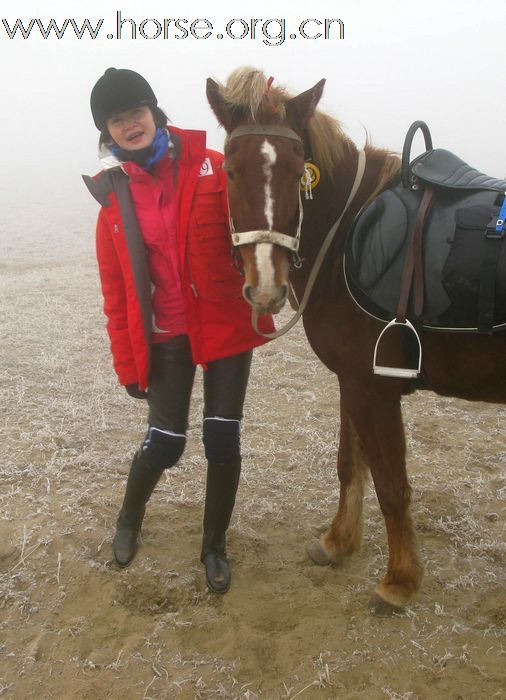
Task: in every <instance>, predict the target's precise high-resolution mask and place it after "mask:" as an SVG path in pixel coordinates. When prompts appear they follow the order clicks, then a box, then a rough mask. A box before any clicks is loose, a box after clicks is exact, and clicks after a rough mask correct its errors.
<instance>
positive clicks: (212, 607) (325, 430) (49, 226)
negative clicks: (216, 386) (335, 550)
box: [0, 195, 506, 700]
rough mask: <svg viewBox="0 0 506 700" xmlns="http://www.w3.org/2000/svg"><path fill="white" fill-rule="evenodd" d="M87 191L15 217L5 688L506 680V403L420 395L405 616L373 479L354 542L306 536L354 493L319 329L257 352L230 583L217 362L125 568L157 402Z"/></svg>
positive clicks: (360, 693) (500, 688)
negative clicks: (207, 553)
mask: <svg viewBox="0 0 506 700" xmlns="http://www.w3.org/2000/svg"><path fill="white" fill-rule="evenodd" d="M84 197H85V195H83V199H84ZM81 208H82V211H80V210H79V208H72V209H71V208H69V207H68V206H67V207H66V208H64V205H63V203H62V205H61V207H60V208H59V209H58V208H57V217H58V224H56V216H55V215H53V217H51V215H48V216H47V217H44V216H43V215H41V211H43V210H42V209H40V208H37V207H34V209H33V213H31V214H30V212H26V210H25V211H24V212H23V213H22V215H21V212H20V211H16V210H15V209H12V210H11V211H10V213H9V219H8V220H5V219H4V222H3V223H2V229H1V231H0V235H1V246H2V258H1V259H0V278H1V279H0V304H1V316H0V327H1V365H0V381H1V384H0V401H1V411H0V417H1V418H0V420H1V429H2V442H1V450H2V458H1V460H0V473H1V486H0V696H1V697H6V698H23V699H29V698H34V699H35V698H36V699H37V700H41V699H45V698H48V699H49V698H57V699H66V698H83V699H84V698H86V699H88V698H89V699H93V700H99V699H102V698H104V699H105V698H107V699H116V698H121V699H122V700H129V699H130V698H131V699H137V698H142V699H148V698H153V699H155V698H156V699H158V698H237V699H241V700H257V699H260V698H261V699H262V700H274V699H276V700H277V699H278V698H292V699H293V698H304V700H306V699H307V700H310V699H312V698H317V699H319V698H322V699H323V698H328V699H330V698H346V699H349V700H365V699H367V700H375V699H376V698H378V699H380V698H389V699H390V700H394V699H395V700H415V699H418V698H420V699H425V698H444V699H447V698H448V699H450V700H457V699H463V700H479V699H481V698H483V699H487V700H488V699H490V698H506V656H505V654H506V640H505V620H506V599H505V585H504V584H505V574H504V560H505V544H504V542H505V538H504V514H505V498H506V482H505V479H504V467H505V463H506V441H505V433H506V429H505V425H506V410H505V408H500V407H497V406H492V405H486V404H465V403H463V402H459V401H456V400H450V399H442V398H439V397H436V396H435V395H433V394H430V393H427V392H423V393H418V394H416V395H414V396H411V397H409V398H408V399H406V401H405V403H404V415H405V422H406V430H407V436H408V445H409V471H410V475H411V483H412V486H413V492H414V502H413V514H414V517H415V520H416V523H417V530H418V533H419V537H420V545H421V552H422V555H423V558H424V560H425V563H426V577H425V580H424V584H423V588H422V591H421V593H420V595H419V596H418V598H417V599H416V601H414V603H413V604H412V606H411V607H410V608H409V609H407V610H406V612H405V613H403V614H401V615H398V616H395V617H390V618H381V617H377V616H374V615H373V614H372V613H371V612H370V611H369V609H368V607H367V601H368V599H369V597H370V595H371V593H372V591H373V588H374V585H375V582H376V581H377V580H378V579H379V578H380V577H381V576H382V575H383V572H384V569H385V566H386V554H387V552H386V539H385V531H384V527H383V521H382V518H381V517H380V514H379V509H378V505H377V501H376V498H375V495H374V493H373V491H372V489H370V490H369V492H368V494H367V504H366V527H365V541H364V546H363V549H362V551H361V552H360V553H359V554H358V555H356V557H355V558H354V559H353V560H352V561H350V562H349V563H348V564H346V565H345V566H343V567H342V568H332V567H325V568H318V567H316V566H314V565H312V564H311V563H310V562H309V561H308V559H307V557H306V555H305V546H306V544H307V543H308V542H309V541H310V540H311V538H312V537H314V535H315V534H317V533H318V532H319V531H320V530H321V529H322V528H323V527H324V526H325V525H326V524H327V523H328V521H329V519H330V518H331V517H332V516H333V514H334V512H335V510H336V503H337V481H336V474H335V459H336V440H337V427H338V421H339V416H338V411H337V405H338V392H339V388H338V384H337V380H336V378H335V377H334V376H333V375H332V374H330V373H329V372H328V371H327V370H326V369H325V368H324V367H323V366H322V365H321V364H320V363H319V361H318V360H317V359H316V358H315V357H314V356H313V354H312V352H311V350H310V349H309V347H308V345H307V343H306V341H305V338H304V335H303V331H302V328H301V327H300V326H299V327H297V328H296V329H294V330H293V331H292V332H291V333H290V334H289V335H288V336H285V337H284V338H283V339H281V340H278V341H276V342H275V343H272V344H269V345H268V346H266V347H264V348H263V349H261V350H260V351H258V352H257V353H256V358H255V361H254V366H253V375H252V381H251V384H250V390H249V399H248V402H247V410H246V416H245V420H244V430H243V447H244V472H243V479H242V482H241V486H240V491H239V496H238V504H237V507H236V512H235V515H234V519H233V524H232V527H231V530H230V534H229V554H230V556H231V560H232V565H233V585H232V588H231V590H230V592H229V593H228V595H226V596H224V597H222V598H220V597H213V596H211V595H210V594H209V593H208V592H207V590H206V588H205V585H204V580H203V572H202V567H201V565H200V563H199V559H198V556H199V545H200V537H201V517H202V502H203V490H204V478H205V471H204V462H203V458H202V450H201V444H200V413H201V404H202V402H201V385H200V379H199V380H198V382H197V385H196V389H195V400H194V404H193V409H192V417H191V429H190V433H189V444H188V449H187V452H186V453H185V456H184V458H183V460H182V461H181V463H180V465H179V466H177V467H176V468H175V469H173V470H171V471H170V472H169V473H167V474H166V477H165V478H164V479H163V481H162V483H161V484H160V485H159V487H158V489H157V491H156V493H155V495H154V497H153V499H152V501H151V503H150V506H149V510H148V514H147V516H146V519H145V526H144V530H143V537H142V545H141V547H140V550H139V554H138V557H137V559H136V560H135V562H134V563H133V565H132V566H131V567H130V568H129V569H128V570H125V571H120V570H118V569H117V568H116V567H115V566H114V565H113V563H112V561H111V537H112V533H113V524H114V521H115V517H116V513H117V510H118V508H119V505H120V501H121V497H122V492H123V488H124V483H125V473H126V469H127V466H128V463H129V460H130V458H131V454H132V452H133V451H134V449H135V448H136V447H137V445H138V444H139V442H140V440H141V438H142V435H143V432H144V429H145V428H144V426H145V405H144V404H143V402H140V401H134V400H132V399H129V398H128V397H127V396H126V394H125V392H124V391H123V390H122V389H121V388H120V387H119V386H118V385H117V383H116V380H115V377H114V375H113V372H112V369H111V364H110V357H109V351H108V345H107V341H106V337H105V332H104V329H103V317H102V311H101V297H100V291H99V286H98V278H97V272H96V268H95V261H94V254H93V240H92V230H93V227H94V223H93V219H94V215H95V208H94V207H93V203H91V204H90V205H89V206H87V204H81ZM385 439H388V436H385Z"/></svg>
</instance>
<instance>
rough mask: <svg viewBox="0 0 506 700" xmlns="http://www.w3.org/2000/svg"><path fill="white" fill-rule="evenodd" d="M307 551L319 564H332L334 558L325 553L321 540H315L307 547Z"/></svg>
mask: <svg viewBox="0 0 506 700" xmlns="http://www.w3.org/2000/svg"><path fill="white" fill-rule="evenodd" d="M306 552H307V553H308V555H309V558H310V559H311V560H312V561H314V563H315V564H318V566H328V565H329V564H332V560H331V559H330V558H329V557H328V556H327V554H326V553H325V550H324V549H323V547H322V546H321V544H320V542H319V540H313V542H311V543H310V544H308V546H307V547H306Z"/></svg>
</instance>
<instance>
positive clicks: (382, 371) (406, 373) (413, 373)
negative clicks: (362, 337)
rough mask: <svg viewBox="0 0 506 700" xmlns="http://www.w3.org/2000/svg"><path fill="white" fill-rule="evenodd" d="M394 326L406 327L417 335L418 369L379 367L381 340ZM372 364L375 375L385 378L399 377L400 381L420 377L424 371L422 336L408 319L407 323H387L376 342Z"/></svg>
mask: <svg viewBox="0 0 506 700" xmlns="http://www.w3.org/2000/svg"><path fill="white" fill-rule="evenodd" d="M393 326H404V327H405V328H408V329H409V330H410V331H411V332H412V333H414V334H415V338H416V340H417V343H418V368H416V369H415V368H410V367H388V366H385V365H378V364H377V363H376V358H377V355H378V347H379V344H380V341H381V338H382V337H383V335H384V334H385V333H386V332H387V331H388V330H389V329H390V328H392V327H393ZM372 364H373V372H374V374H379V375H381V376H383V377H399V379H416V378H417V377H418V376H419V375H420V372H421V369H422V343H421V341H420V336H419V335H418V333H417V331H416V329H415V327H414V326H413V324H412V323H411V322H410V321H408V319H406V320H405V321H398V320H397V319H396V318H394V319H393V320H392V321H390V322H389V323H387V325H386V326H385V328H383V330H382V331H381V333H380V334H379V336H378V340H377V341H376V345H375V347H374V357H373V361H372Z"/></svg>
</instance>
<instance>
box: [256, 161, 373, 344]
mask: <svg viewBox="0 0 506 700" xmlns="http://www.w3.org/2000/svg"><path fill="white" fill-rule="evenodd" d="M365 164H366V156H365V152H364V151H359V153H358V163H357V173H356V175H355V182H354V183H353V187H352V188H351V191H350V194H349V196H348V200H347V202H346V204H345V205H344V209H343V211H342V212H341V216H340V217H339V219H338V220H337V221H336V222H335V223H334V224H333V226H332V227H331V229H330V231H329V232H328V233H327V236H326V238H325V240H324V241H323V244H322V247H321V248H320V251H319V253H318V255H317V257H316V260H315V262H314V265H313V267H312V269H311V272H310V274H309V278H308V281H307V285H306V289H305V290H304V296H303V297H302V301H301V302H300V306H299V308H298V310H297V312H296V313H295V314H294V315H293V316H292V318H291V319H290V321H288V323H287V324H286V325H285V326H283V328H280V329H279V330H277V331H274V333H262V331H260V330H259V329H258V312H257V311H255V309H252V312H251V325H252V326H253V328H254V329H255V331H256V332H257V333H258V334H259V335H262V336H263V337H264V338H271V339H272V340H274V339H275V338H280V337H281V336H282V335H284V334H285V333H287V332H288V331H289V330H290V328H293V326H295V324H296V323H297V321H298V320H299V318H300V317H301V316H302V314H303V313H304V311H305V309H306V306H307V302H308V300H309V295H310V294H311V292H312V290H313V286H314V283H315V281H316V278H317V276H318V273H319V272H320V268H321V266H322V263H323V260H324V258H325V255H326V254H327V250H328V249H329V247H330V244H331V243H332V241H333V239H334V236H335V234H336V231H337V229H338V228H339V226H340V225H341V221H342V220H343V218H344V215H345V214H346V212H347V211H348V208H349V206H350V204H351V203H352V201H353V199H354V197H355V195H356V194H357V190H358V188H359V187H360V183H361V182H362V177H363V175H364V170H365Z"/></svg>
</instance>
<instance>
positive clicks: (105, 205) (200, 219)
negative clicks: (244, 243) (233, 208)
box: [84, 126, 274, 389]
mask: <svg viewBox="0 0 506 700" xmlns="http://www.w3.org/2000/svg"><path fill="white" fill-rule="evenodd" d="M169 131H170V135H171V140H172V141H173V143H174V145H175V148H176V163H177V191H176V199H177V215H178V226H179V233H178V241H179V262H180V269H181V277H182V287H183V295H184V300H185V305H186V314H187V322H188V336H189V339H190V344H191V348H192V355H193V361H194V363H195V364H203V365H204V366H205V365H206V364H207V363H208V362H211V361H212V360H216V359H219V358H222V357H227V356H229V355H236V354H238V353H240V352H244V351H245V350H249V349H251V348H254V347H256V346H257V345H261V344H263V343H265V342H267V339H266V338H264V337H263V336H260V335H258V334H257V333H256V332H255V331H254V330H253V328H252V326H251V309H250V307H249V305H248V304H247V303H246V301H244V299H243V297H242V284H243V279H242V277H241V275H240V274H239V272H238V270H237V269H236V268H235V267H234V265H233V261H232V256H231V242H230V232H229V227H228V206H227V201H226V176H225V173H224V172H223V170H222V167H221V165H222V161H223V156H222V155H221V154H219V153H217V152H216V151H211V150H207V149H206V147H205V138H206V137H205V132H202V131H187V130H182V129H177V128H175V127H172V126H171V127H169ZM210 171H212V174H204V173H206V172H207V173H209V172H210ZM84 180H85V182H86V184H87V186H88V188H89V189H90V191H91V193H92V194H93V196H94V197H95V198H96V199H97V200H98V201H99V203H100V204H101V205H102V208H101V210H100V213H99V216H98V223H97V258H98V265H99V271H100V278H101V282H102V291H103V295H104V311H105V314H106V316H107V319H108V321H107V330H108V333H109V337H110V340H111V351H112V355H113V361H114V368H115V370H116V373H117V375H118V378H119V381H120V382H121V384H124V385H126V384H138V385H139V387H140V388H141V389H145V388H147V386H148V383H149V370H150V354H151V353H150V349H151V335H152V307H151V283H150V275H149V268H148V263H147V259H146V251H145V247H144V242H143V238H142V234H141V232H140V230H139V226H138V223H137V219H136V216H135V210H134V207H133V203H132V199H131V196H130V191H129V187H128V176H127V175H126V173H125V172H124V171H123V170H122V169H121V167H120V166H118V167H114V168H111V169H109V170H104V171H102V172H101V173H99V174H98V175H97V176H96V177H95V178H89V177H85V178H84ZM273 327H274V326H273V323H272V319H271V318H270V317H264V318H262V319H261V326H260V329H261V330H262V331H263V332H271V331H272V330H273Z"/></svg>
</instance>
